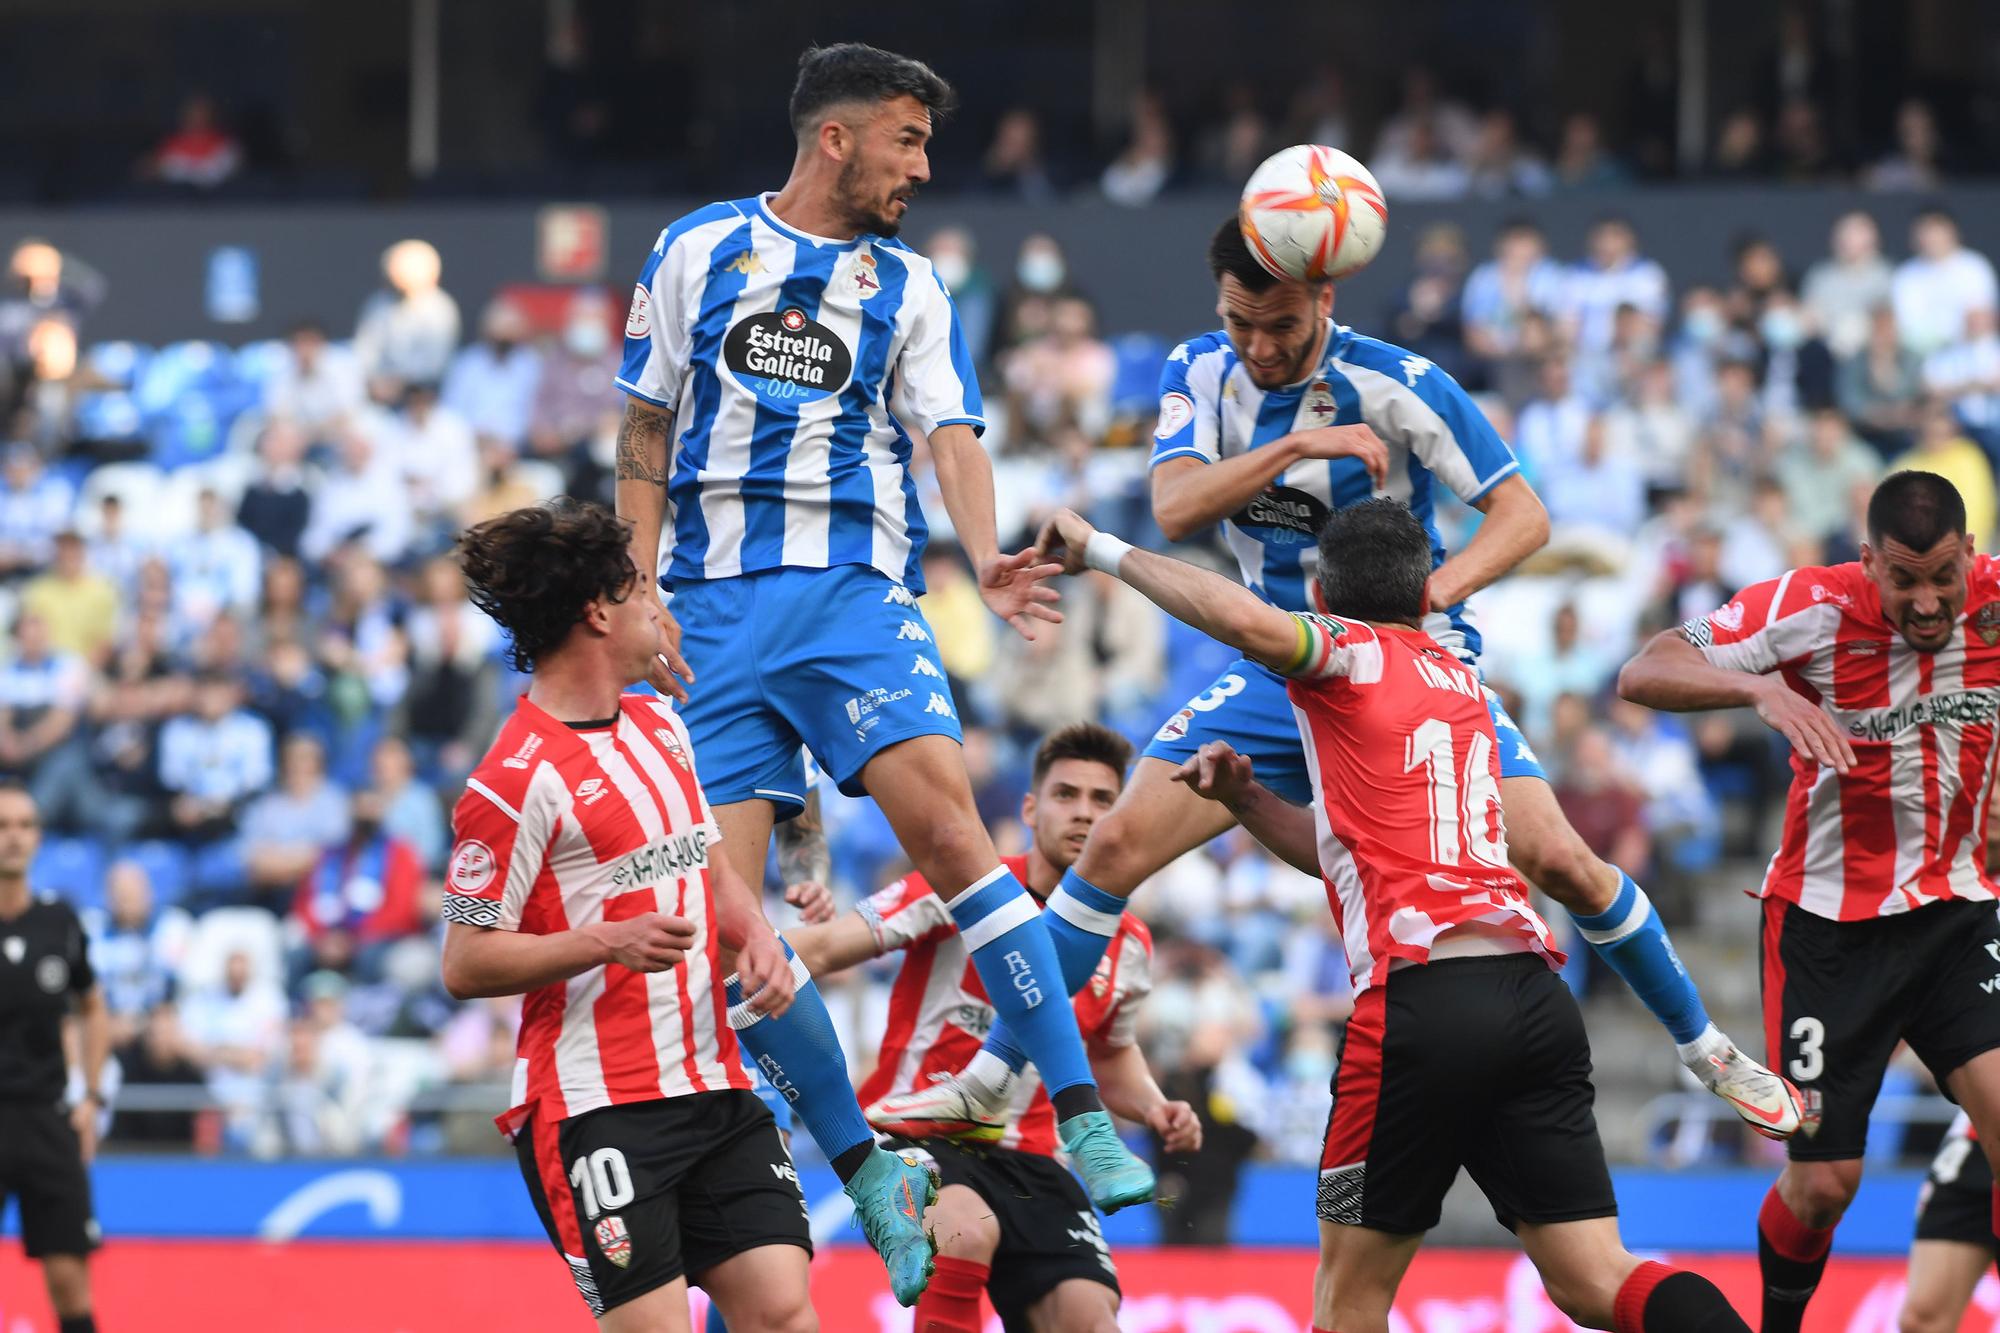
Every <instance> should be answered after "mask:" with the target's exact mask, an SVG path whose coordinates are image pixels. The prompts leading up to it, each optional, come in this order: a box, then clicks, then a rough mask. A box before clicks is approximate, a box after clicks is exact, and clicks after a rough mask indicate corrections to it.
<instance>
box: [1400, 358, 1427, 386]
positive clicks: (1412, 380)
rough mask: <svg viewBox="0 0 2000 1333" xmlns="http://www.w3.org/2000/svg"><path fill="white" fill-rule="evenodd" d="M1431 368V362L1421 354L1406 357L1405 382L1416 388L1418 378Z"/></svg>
mask: <svg viewBox="0 0 2000 1333" xmlns="http://www.w3.org/2000/svg"><path fill="white" fill-rule="evenodd" d="M1430 368H1431V363H1430V362H1429V361H1427V360H1425V359H1424V358H1423V357H1421V356H1406V357H1404V358H1403V383H1404V384H1405V385H1407V386H1408V387H1410V388H1412V389H1414V388H1416V387H1417V380H1418V379H1419V378H1420V377H1421V376H1422V375H1423V373H1424V372H1425V371H1427V370H1429V369H1430Z"/></svg>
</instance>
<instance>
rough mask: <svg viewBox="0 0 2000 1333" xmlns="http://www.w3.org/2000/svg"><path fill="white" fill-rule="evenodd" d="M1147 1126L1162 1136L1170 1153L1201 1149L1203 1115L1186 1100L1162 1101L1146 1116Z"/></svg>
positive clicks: (1164, 1144) (1198, 1150) (1161, 1138)
mask: <svg viewBox="0 0 2000 1333" xmlns="http://www.w3.org/2000/svg"><path fill="white" fill-rule="evenodd" d="M1146 1128H1148V1129H1150V1130H1152V1131H1153V1132H1154V1133H1155V1134H1158V1135H1159V1136H1160V1146H1161V1147H1162V1148H1165V1149H1166V1150H1167V1151H1168V1152H1170V1153H1184V1152H1200V1151H1201V1117H1200V1116H1198V1115H1196V1114H1195V1113H1194V1108H1193V1107H1192V1106H1189V1105H1188V1104H1187V1103H1186V1102H1162V1103H1161V1104H1160V1105H1159V1106H1156V1107H1154V1108H1153V1110H1152V1111H1151V1112H1149V1113H1148V1114H1147V1116H1146Z"/></svg>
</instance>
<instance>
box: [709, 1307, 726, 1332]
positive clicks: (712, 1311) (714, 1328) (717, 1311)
mask: <svg viewBox="0 0 2000 1333" xmlns="http://www.w3.org/2000/svg"><path fill="white" fill-rule="evenodd" d="M703 1333H729V1325H727V1324H725V1323H723V1322H722V1307H721V1306H719V1305H717V1304H716V1303H715V1302H714V1301H710V1302H709V1303H708V1324H707V1326H706V1328H705V1329H704V1330H703Z"/></svg>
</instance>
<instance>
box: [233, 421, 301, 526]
mask: <svg viewBox="0 0 2000 1333" xmlns="http://www.w3.org/2000/svg"><path fill="white" fill-rule="evenodd" d="M305 457H306V435H305V433H304V431H302V430H301V429H300V428H299V427H297V426H295V425H293V424H292V423H291V422H290V421H287V420H284V419H282V418H279V419H275V420H273V421H272V422H271V423H270V424H269V425H267V426H265V427H264V431H263V433H262V434H261V435H259V436H258V437H257V470H256V471H255V472H254V473H253V474H252V475H251V478H250V484H249V485H247V486H245V487H244V488H243V498H242V499H241V500H239V501H238V502H237V505H236V523H237V526H239V527H240V528H242V530H243V531H245V532H247V533H249V534H250V535H251V536H252V537H254V538H256V539H257V542H258V544H259V545H261V546H262V547H263V548H264V549H265V550H266V551H269V552H271V553H272V554H274V555H277V556H281V557H284V558H286V559H291V558H294V557H296V556H297V555H298V553H299V539H300V538H301V537H303V536H304V535H305V530H306V526H307V525H308V524H309V523H310V522H311V521H312V505H313V487H312V485H311V480H312V479H311V478H310V477H309V476H308V475H307V472H306V467H305Z"/></svg>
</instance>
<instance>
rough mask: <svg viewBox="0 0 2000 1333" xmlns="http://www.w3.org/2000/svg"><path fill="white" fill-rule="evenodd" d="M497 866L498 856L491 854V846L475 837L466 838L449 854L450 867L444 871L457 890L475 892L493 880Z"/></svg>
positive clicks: (498, 865) (468, 892)
mask: <svg viewBox="0 0 2000 1333" xmlns="http://www.w3.org/2000/svg"><path fill="white" fill-rule="evenodd" d="M499 867H500V862H499V858H497V857H496V856H494V855H493V849H492V848H491V847H488V846H487V845H486V844H485V843H483V842H481V841H480V840H479V839H477V838H467V839H466V840H465V841H464V842H461V843H460V844H458V850H457V851H455V852H453V853H452V854H451V869H449V870H448V871H446V872H445V878H446V880H448V881H449V882H450V884H451V887H452V888H453V889H455V890H457V891H458V892H460V893H465V894H476V893H478V892H479V891H480V890H481V889H483V888H485V887H486V886H487V885H488V884H491V883H492V882H493V876H494V875H495V874H497V873H498V872H499Z"/></svg>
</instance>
